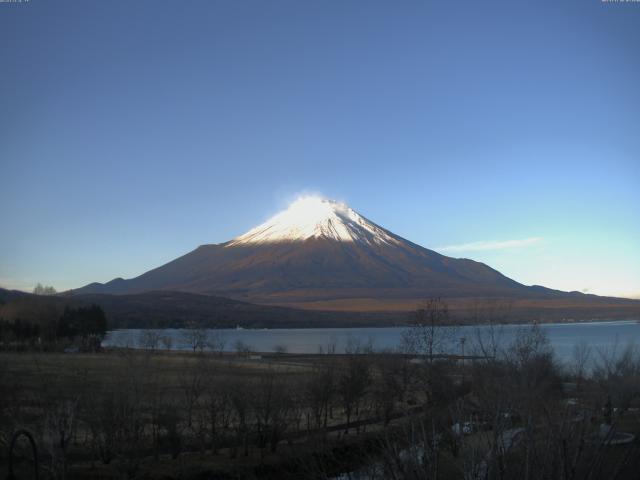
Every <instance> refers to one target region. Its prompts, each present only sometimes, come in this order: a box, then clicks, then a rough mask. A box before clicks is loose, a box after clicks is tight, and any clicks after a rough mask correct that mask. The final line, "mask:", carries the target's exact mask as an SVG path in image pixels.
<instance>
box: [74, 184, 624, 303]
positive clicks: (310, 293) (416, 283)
mask: <svg viewBox="0 0 640 480" xmlns="http://www.w3.org/2000/svg"><path fill="white" fill-rule="evenodd" d="M151 290H172V291H181V292H189V293H198V294H206V295H219V296H224V297H230V298H235V299H242V300H247V301H250V302H255V303H262V304H277V305H288V306H296V307H303V308H313V309H332V310H352V311H357V310H381V311H385V310H386V311H390V310H408V309H413V308H415V305H416V303H417V302H418V301H419V300H420V299H424V298H427V297H432V296H443V297H446V298H449V299H451V301H452V302H454V303H455V302H456V301H457V302H460V301H463V299H478V298H486V297H492V298H506V299H517V300H520V301H523V300H533V299H544V300H555V301H559V300H563V301H564V300H567V299H572V301H578V300H579V301H582V300H580V299H583V298H585V299H586V298H587V297H591V301H590V302H589V303H593V301H594V300H593V299H594V298H596V299H597V298H599V297H594V296H586V295H583V294H580V293H577V292H573V293H566V292H559V291H556V290H550V289H547V288H544V287H539V286H534V287H528V286H525V285H522V284H520V283H518V282H516V281H514V280H512V279H510V278H508V277H506V276H504V275H502V274H501V273H500V272H498V271H496V270H494V269H492V268H491V267H488V266H487V265H485V264H483V263H480V262H476V261H473V260H468V259H456V258H451V257H447V256H444V255H441V254H439V253H437V252H434V251H432V250H429V249H426V248H424V247H421V246H419V245H416V244H415V243H412V242H410V241H408V240H405V239H404V238H401V237H399V236H398V235H395V234H393V233H391V232H390V231H388V230H386V229H384V228H382V227H380V226H379V225H376V224H375V223H373V222H371V221H370V220H368V219H366V218H365V217H363V216H361V215H360V214H358V213H357V212H356V211H354V210H353V209H351V208H349V207H348V206H347V205H345V204H343V203H339V202H335V201H331V200H325V199H320V198H315V197H312V198H305V199H301V200H298V201H297V202H294V203H293V204H292V205H291V206H290V207H289V208H288V209H287V210H285V211H283V212H281V213H279V214H278V215H276V216H274V217H273V218H271V219H270V220H268V221H267V222H265V223H263V224H262V225H259V226H257V227H255V228H253V229H252V230H250V231H249V232H247V233H245V234H244V235H241V236H239V237H237V238H235V239H233V240H231V241H229V242H226V243H222V244H215V245H202V246H200V247H198V248H196V249H195V250H193V251H192V252H190V253H188V254H186V255H184V256H182V257H180V258H177V259H175V260H173V261H171V262H169V263H167V264H165V265H163V266H161V267H158V268H156V269H154V270H150V271H149V272H146V273H144V274H142V275H140V276H139V277H136V278H132V279H129V280H124V279H122V278H117V279H115V280H112V281H110V282H108V283H106V284H99V283H92V284H90V285H87V286H85V287H83V288H81V289H78V290H75V291H73V292H72V293H74V294H79V293H83V294H87V293H106V294H131V293H141V292H147V291H151ZM609 303H610V302H609ZM632 303H633V302H632Z"/></svg>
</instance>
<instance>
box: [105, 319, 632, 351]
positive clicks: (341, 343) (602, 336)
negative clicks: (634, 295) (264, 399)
mask: <svg viewBox="0 0 640 480" xmlns="http://www.w3.org/2000/svg"><path fill="white" fill-rule="evenodd" d="M525 328H530V326H527V325H502V326H500V327H498V328H497V329H496V330H495V331H497V333H498V337H499V339H500V343H501V344H504V345H506V344H508V343H509V342H511V341H512V340H513V339H514V338H515V336H516V334H517V332H518V331H521V330H522V329H525ZM540 328H541V329H542V330H543V331H544V332H545V333H546V334H547V337H548V339H549V343H550V345H551V346H552V348H553V349H554V351H555V354H556V356H557V358H558V359H560V360H561V361H566V360H568V359H569V358H571V354H572V351H573V348H574V346H575V345H576V344H578V343H581V342H586V343H587V344H588V345H589V346H591V347H592V348H593V349H594V350H606V349H609V350H611V349H613V348H617V349H622V348H624V347H626V346H627V345H629V344H635V345H640V321H638V320H625V321H601V322H588V323H587V322H585V323H550V324H543V325H540ZM403 331H406V328H402V327H389V328H283V329H262V330H253V329H239V330H238V329H220V330H209V333H210V335H212V336H213V335H217V336H221V337H222V338H223V339H224V341H225V347H224V350H225V351H229V352H231V351H235V345H236V343H237V342H238V341H241V342H243V343H244V344H245V345H248V346H250V347H251V349H252V350H253V351H256V352H273V351H275V350H276V348H278V347H282V348H283V349H284V350H286V352H288V353H318V352H319V351H320V349H322V351H324V352H326V351H327V349H328V347H329V346H330V345H335V352H336V353H344V351H345V347H346V346H347V345H348V343H349V342H354V341H355V342H361V343H366V342H369V341H370V342H371V343H372V345H373V347H374V349H376V350H384V349H395V348H397V347H398V346H399V345H400V342H401V337H402V332H403ZM143 332H144V330H138V329H127V330H113V331H110V332H108V334H107V336H106V338H105V340H104V341H103V346H105V347H110V346H121V347H132V348H140V343H141V342H140V340H141V335H142V333H143ZM158 332H159V333H160V335H162V336H169V337H171V339H172V346H171V348H172V349H175V350H188V349H189V348H190V347H189V345H188V342H187V341H186V339H185V330H182V329H163V330H158ZM489 332H490V331H489V327H487V326H464V327H459V328H457V329H456V331H455V334H454V335H453V336H452V340H451V341H449V342H448V344H447V346H446V347H444V350H445V351H446V352H447V353H461V343H460V338H465V339H466V342H465V353H467V354H470V353H473V351H474V345H477V340H478V338H481V337H486V336H487V335H488V334H489Z"/></svg>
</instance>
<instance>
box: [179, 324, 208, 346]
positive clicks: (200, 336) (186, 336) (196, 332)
mask: <svg viewBox="0 0 640 480" xmlns="http://www.w3.org/2000/svg"><path fill="white" fill-rule="evenodd" d="M182 338H183V340H184V342H185V343H186V344H187V345H188V346H189V348H191V350H192V351H193V353H196V352H200V353H202V352H204V350H205V349H206V348H207V346H208V344H209V332H208V331H207V330H206V329H204V328H198V327H195V326H192V327H190V328H187V329H185V330H184V331H183V332H182Z"/></svg>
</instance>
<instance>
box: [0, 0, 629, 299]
mask: <svg viewBox="0 0 640 480" xmlns="http://www.w3.org/2000/svg"><path fill="white" fill-rule="evenodd" d="M639 51H640V4H638V3H635V4H634V3H602V2H600V1H599V0H587V1H585V0H580V1H567V2H564V1H563V2H558V1H548V2H545V1H536V2H513V1H505V2H493V1H484V2H473V1H469V2H427V1H415V2H411V1H406V2H404V1H403V2H395V1H394V2H391V1H387V2H376V1H344V0H340V1H322V2H318V1H300V0H295V1H293V0H292V1H273V2H264V1H242V0H230V1H209V0H192V1H190V2H169V1H163V0H154V1H149V0H137V1H134V2H131V1H121V0H110V1H108V2H107V1H103V2H87V1H84V0H77V1H71V0H68V1H67V0H65V1H62V0H60V1H50V0H47V1H45V0H31V1H29V2H26V3H15V4H13V3H11V4H10V3H0V69H1V70H0V72H1V75H0V82H1V87H2V88H1V89H0V219H1V222H2V223H1V225H2V228H1V229H0V285H3V286H6V287H12V288H24V289H30V288H32V287H33V285H34V284H35V283H36V282H43V283H46V284H51V285H54V286H55V287H56V288H58V289H66V288H71V287H77V286H81V285H83V284H86V283H89V282H91V281H107V280H110V279H111V278H114V277H117V276H123V277H131V276H135V275H138V274H140V273H142V272H144V271H146V270H148V269H150V268H153V267H155V266H158V265H160V264H162V263H164V262H166V261H169V260H171V259H173V258H175V257H177V256H178V255H181V254H183V253H186V252H187V251H189V250H191V249H192V248H194V247H195V246H197V245H200V244H203V243H217V242H222V241H226V240H228V239H230V238H232V237H234V236H236V235H239V234H241V233H243V232H244V231H246V230H248V229H249V228H251V227H253V226H255V225H256V224H257V223H258V222H260V221H263V220H264V219H265V218H267V217H268V216H270V215H271V214H273V213H275V212H277V211H278V210H280V209H281V208H283V207H285V206H286V204H287V202H288V201H290V200H291V199H293V198H295V197H296V195H298V194H299V193H300V192H309V191H312V192H320V193H322V194H324V195H326V196H328V197H331V198H337V199H340V200H344V201H346V202H347V203H349V204H350V205H351V206H352V207H353V208H355V209H356V210H358V211H359V212H360V213H362V214H363V215H365V216H367V217H368V218H370V219H372V220H373V221H375V222H377V223H379V224H381V225H383V226H385V227H386V228H388V229H390V230H392V231H393V232H395V233H397V234H399V235H402V236H404V237H406V238H408V239H410V240H412V241H414V242H416V243H419V244H421V245H423V246H426V247H428V248H434V249H438V250H439V251H442V252H443V253H446V254H449V255H453V256H459V257H468V258H474V259H477V260H480V261H484V262H486V263H488V264H489V265H491V266H493V267H494V268H497V269H499V270H501V271H502V272H503V273H505V274H507V275H509V276H511V277H513V278H514V279H516V280H519V281H521V282H523V283H527V284H543V285H546V286H549V287H554V288H560V289H565V290H588V291H590V292H593V293H599V294H616V295H637V296H640V133H639V132H640V89H639V88H638V84H639V82H640V54H639Z"/></svg>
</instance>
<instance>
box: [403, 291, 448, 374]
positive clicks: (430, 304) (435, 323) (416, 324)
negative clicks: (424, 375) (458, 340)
mask: <svg viewBox="0 0 640 480" xmlns="http://www.w3.org/2000/svg"><path fill="white" fill-rule="evenodd" d="M455 335H456V325H455V324H454V323H452V322H451V319H450V317H449V309H448V307H447V304H446V303H445V302H444V300H442V299H441V298H432V299H429V300H426V301H425V302H424V303H423V305H422V306H421V307H420V308H418V309H417V310H416V311H415V312H414V318H413V321H412V326H411V327H410V328H409V329H408V330H405V331H404V332H403V335H402V343H403V349H404V350H405V351H406V352H408V353H415V354H419V355H423V356H425V357H426V358H427V360H428V361H429V362H430V363H431V362H433V359H434V358H435V356H436V355H438V354H442V353H444V351H445V350H446V348H447V347H449V346H450V344H451V343H452V342H453V340H454V339H455Z"/></svg>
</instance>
